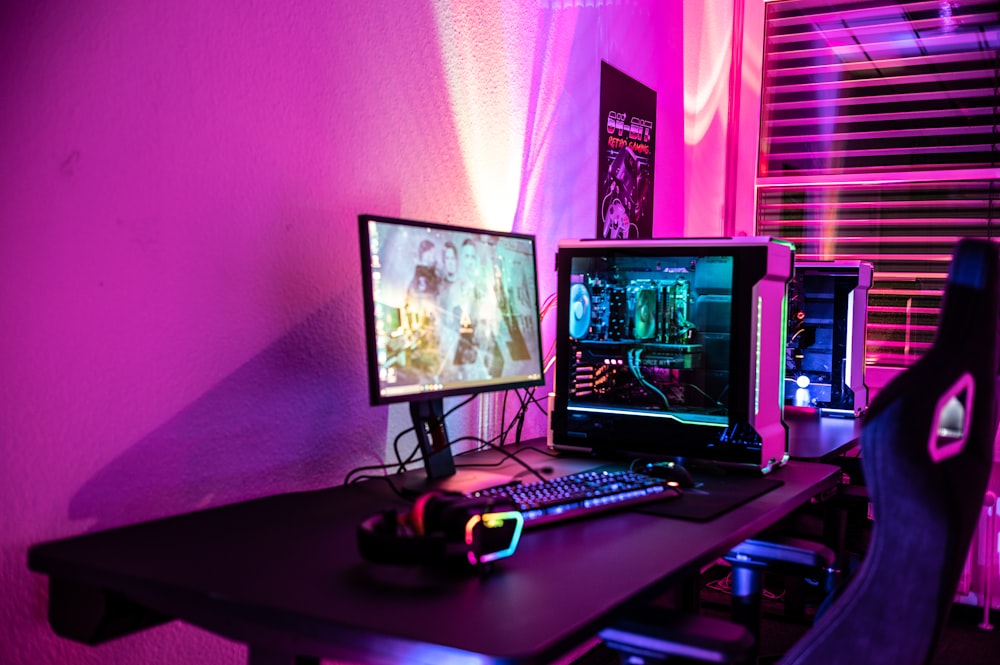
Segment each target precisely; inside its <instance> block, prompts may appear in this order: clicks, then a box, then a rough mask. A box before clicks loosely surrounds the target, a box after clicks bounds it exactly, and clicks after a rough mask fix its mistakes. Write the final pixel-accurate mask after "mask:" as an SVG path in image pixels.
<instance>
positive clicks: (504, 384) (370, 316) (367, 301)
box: [358, 213, 545, 406]
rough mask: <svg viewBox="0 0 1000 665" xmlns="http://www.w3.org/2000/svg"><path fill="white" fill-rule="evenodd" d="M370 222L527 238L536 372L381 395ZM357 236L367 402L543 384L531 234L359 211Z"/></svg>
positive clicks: (424, 398) (403, 400)
mask: <svg viewBox="0 0 1000 665" xmlns="http://www.w3.org/2000/svg"><path fill="white" fill-rule="evenodd" d="M370 223H377V224H387V225H394V226H406V227H410V228H417V229H427V230H430V231H442V232H446V233H449V234H468V235H469V236H470V237H476V238H480V239H481V238H484V237H491V238H511V239H516V240H522V241H527V242H528V243H529V245H530V248H531V261H532V265H533V267H534V274H533V277H534V279H533V280H530V281H531V282H532V284H531V285H530V286H531V288H532V293H531V296H532V297H533V298H534V303H535V307H534V309H533V314H534V323H535V325H534V329H535V334H534V335H533V336H529V335H526V336H525V337H526V339H527V338H529V337H530V339H527V341H528V342H529V345H532V353H533V355H534V356H535V357H537V361H538V368H537V369H538V372H537V375H536V374H534V373H532V374H518V375H514V376H509V377H503V376H501V377H499V378H497V379H492V380H489V381H469V382H463V383H460V384H455V385H449V386H445V387H442V388H440V389H434V390H425V391H414V392H401V393H398V394H389V395H386V394H383V392H382V390H381V382H380V380H379V364H378V338H377V331H376V327H377V321H376V319H377V315H376V311H375V294H374V290H373V278H372V265H371V264H372V261H371V251H372V248H371V236H370V233H369V231H368V229H369V224H370ZM358 235H359V243H358V244H359V246H360V249H361V287H362V301H363V305H362V306H363V315H362V316H363V319H364V335H365V356H366V358H365V366H366V373H367V378H368V391H369V403H370V404H371V405H372V406H380V405H388V404H398V403H408V402H426V401H433V400H438V399H443V398H447V397H456V396H463V395H478V394H482V393H491V392H500V391H505V390H516V389H522V388H535V387H539V386H542V385H544V384H545V371H544V370H545V357H544V347H543V346H542V336H541V317H540V310H539V302H540V301H539V298H538V260H537V242H536V239H535V236H534V235H532V234H527V233H519V232H515V231H497V230H492V229H483V228H478V227H473V226H463V225H455V224H447V223H442V222H431V221H425V220H417V219H408V218H403V217H394V216H388V215H377V214H367V213H364V214H360V215H359V216H358Z"/></svg>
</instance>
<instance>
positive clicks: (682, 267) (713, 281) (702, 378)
mask: <svg viewBox="0 0 1000 665" xmlns="http://www.w3.org/2000/svg"><path fill="white" fill-rule="evenodd" d="M732 279H733V257H732V256H710V257H698V256H680V255H678V256H633V255H619V256H618V257H616V260H608V258H607V257H574V258H573V260H572V271H571V275H570V289H569V297H570V303H569V310H568V312H569V317H570V319H569V333H570V341H569V344H570V357H571V358H572V359H573V360H572V364H571V369H570V378H569V402H570V404H571V406H572V408H590V409H596V410H601V409H613V410H615V411H622V410H627V411H633V412H635V413H637V414H638V413H642V414H644V415H649V416H655V415H663V416H668V415H669V417H671V418H674V419H678V420H685V421H689V422H694V421H698V422H703V423H706V424H707V423H717V424H719V425H722V426H724V425H726V424H728V408H727V398H726V394H725V393H726V389H727V387H728V384H729V380H728V375H729V354H728V340H729V338H730V334H731V327H732V320H731V313H730V303H731V300H732V298H731V290H732Z"/></svg>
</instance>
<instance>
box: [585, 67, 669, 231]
mask: <svg viewBox="0 0 1000 665" xmlns="http://www.w3.org/2000/svg"><path fill="white" fill-rule="evenodd" d="M655 124H656V91H654V90H652V89H650V88H648V87H647V86H645V85H643V84H641V83H639V82H638V81H636V80H635V79H633V78H631V77H630V76H628V75H626V74H625V73H623V72H621V71H619V70H618V69H615V68H614V67H612V66H611V65H609V64H608V63H607V62H601V116H600V123H599V130H598V133H599V134H600V143H599V145H598V149H597V155H598V160H597V162H598V164H597V237H598V238H607V239H634V238H651V237H653V153H654V146H655V143H656V126H655Z"/></svg>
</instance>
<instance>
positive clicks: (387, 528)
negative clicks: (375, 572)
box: [357, 510, 445, 564]
mask: <svg viewBox="0 0 1000 665" xmlns="http://www.w3.org/2000/svg"><path fill="white" fill-rule="evenodd" d="M409 522H410V516H409V514H406V515H404V516H402V517H401V516H400V515H399V513H397V512H396V511H395V510H387V511H383V512H381V513H376V514H375V515H372V516H371V517H369V518H367V519H365V520H364V521H362V522H361V524H359V525H358V530H357V541H358V551H359V552H360V553H361V556H362V557H363V558H365V559H367V560H368V561H372V562H374V563H397V564H414V563H431V562H433V561H436V560H439V559H441V558H443V557H444V554H445V542H444V539H442V538H435V537H426V536H421V535H418V534H416V533H415V532H414V530H413V528H412V527H411V526H410V523H409Z"/></svg>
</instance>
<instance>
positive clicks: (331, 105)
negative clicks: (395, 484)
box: [0, 0, 724, 664]
mask: <svg viewBox="0 0 1000 665" xmlns="http://www.w3.org/2000/svg"><path fill="white" fill-rule="evenodd" d="M712 4H715V3H709V4H708V5H706V6H711V5H712ZM577 5H579V6H577ZM697 18H698V15H697V14H690V15H689V16H687V17H686V20H697ZM681 21H682V17H681V2H680V0H671V1H669V2H665V1H663V2H657V1H654V0H646V1H633V2H614V1H612V0H607V1H605V2H579V3H573V2H559V1H558V0H551V1H546V0H542V1H541V2H539V1H537V0H533V1H532V2H523V3H513V2H510V3H508V2H496V3H479V2H475V3H472V2H470V3H461V2H457V1H456V2H446V1H438V2H426V1H425V2H410V3H397V2H390V1H389V0H373V1H371V2H364V3H340V2H326V1H322V0H315V1H309V0H291V1H289V2H282V3H269V2H234V1H233V0H218V1H215V2H197V1H192V0H180V1H178V2H169V3H168V2H161V3H158V2H108V1H101V0H94V1H92V2H86V3H76V2H65V1H63V2H58V1H55V0H53V1H51V2H45V3H35V2H31V1H30V0H26V1H21V0H15V1H13V2H7V3H4V5H3V8H2V9H0V91H2V92H3V99H4V105H3V107H2V108H3V110H2V111H0V114H2V122H0V146H2V149H0V190H2V191H0V225H2V226H0V234H2V235H0V323H2V329H3V331H4V335H3V341H2V345H0V376H2V377H3V380H2V382H0V390H2V399H0V435H2V443H0V455H2V459H3V462H2V464H0V505H3V507H4V515H5V517H4V519H3V520H2V526H0V588H2V589H3V592H2V593H0V662H3V663H42V664H45V663H55V662H73V663H180V662H201V663H213V664H214V663H218V664H221V663H235V662H242V659H243V658H244V657H245V649H243V648H242V647H241V646H239V645H234V644H231V643H229V642H228V641H226V640H223V639H220V638H217V637H215V636H212V635H210V634H208V633H205V632H202V631H200V630H198V629H195V628H192V627H190V626H186V625H183V624H180V623H178V622H174V623H173V624H170V625H168V626H166V627H162V628H158V629H155V630H151V631H147V632H145V633H140V634H137V635H134V636H130V637H127V638H123V639H120V640H116V641H114V642H111V643H108V644H106V645H102V646H100V647H97V648H92V647H84V646H81V645H77V644H74V643H71V642H69V641H66V640H63V639H61V638H58V637H56V636H55V635H53V634H52V632H51V630H50V629H49V627H48V624H47V620H46V603H47V587H46V580H45V578H44V577H43V576H40V575H36V574H34V573H31V572H29V571H28V570H27V568H26V551H27V548H28V547H29V546H30V545H31V544H32V543H36V542H40V541H45V540H50V539H55V538H60V537H64V536H70V535H75V534H79V533H83V532H87V531H92V530H97V529H104V528H108V527H112V526H116V525H121V524H126V523H132V522H136V521H141V520H146V519H150V518H155V517H160V516H163V515H168V514H176V513H182V512H186V511H191V510H196V509H199V508H203V507H206V506H213V505H219V504H224V503H228V502H233V501H239V500H243V499H246V498H250V497H254V496H260V495H267V494H273V493H277V492H286V491H294V490H303V489H310V488H316V487H323V486H329V485H333V484H337V483H339V482H341V480H342V478H343V476H344V474H345V472H347V471H348V470H349V469H350V468H352V467H354V466H356V465H360V464H368V463H373V462H377V461H380V460H381V459H382V458H383V457H385V456H386V454H387V446H386V441H387V440H391V438H392V437H393V436H394V435H395V433H396V432H397V431H398V430H399V429H400V428H401V427H402V421H401V419H400V417H399V411H397V410H394V409H390V408H372V407H370V406H368V404H367V400H366V385H365V382H364V377H363V375H362V371H361V366H360V360H359V359H360V358H362V357H363V356H362V351H363V347H362V342H361V317H360V307H361V303H360V295H359V293H358V278H357V275H358V271H359V261H358V257H357V253H358V252H357V249H356V232H355V228H354V225H355V220H356V216H357V214H358V213H359V212H362V211H369V212H378V213H382V214H388V215H400V216H406V217H416V218H424V219H435V220H443V221H447V222H452V223H461V224H473V225H481V226H488V227H491V228H514V229H516V230H521V231H528V232H533V233H537V234H538V236H539V243H540V253H539V257H540V260H539V262H540V267H541V268H542V285H541V295H542V297H545V296H546V295H548V294H550V293H551V292H552V291H553V289H554V274H551V272H550V271H549V270H547V267H548V266H550V265H551V263H550V261H551V257H552V256H553V252H554V248H555V243H556V241H557V239H558V238H559V237H562V236H589V235H592V234H593V231H592V229H593V228H594V219H595V209H594V208H595V203H594V199H595V197H594V191H595V187H596V177H595V170H594V166H593V165H594V163H595V160H596V155H597V149H596V141H595V131H596V129H597V126H598V119H597V108H598V106H597V101H598V97H597V95H598V81H599V64H600V61H601V60H602V59H605V60H607V61H609V62H611V63H612V64H614V65H615V66H617V67H619V68H621V69H623V70H625V71H626V72H628V73H629V74H631V75H632V76H634V77H635V78H637V79H639V80H640V81H642V82H644V83H646V84H647V85H649V86H650V87H652V88H654V89H656V90H657V91H658V93H659V95H658V112H657V113H658V122H659V127H660V131H659V136H658V150H659V152H658V161H657V165H656V170H657V171H656V172H657V179H656V183H655V186H656V191H655V201H656V222H655V230H656V233H657V234H658V235H681V234H683V233H684V232H685V231H686V227H685V224H686V222H685V214H686V212H685V203H684V193H685V191H686V189H685V185H684V177H685V173H684V171H685V168H684V162H685V159H687V160H690V159H692V158H693V157H692V156H693V155H696V154H698V149H697V144H698V140H697V139H695V140H691V139H689V141H691V144H690V145H688V146H687V147H685V145H684V138H683V137H684V136H685V132H684V128H683V125H684V113H685V111H684V104H685V101H684V100H685V99H687V98H688V97H689V96H690V93H692V89H690V88H692V87H693V92H694V93H698V94H700V93H699V91H698V90H697V87H698V85H702V84H701V83H698V84H696V85H694V86H692V85H691V84H690V83H688V89H685V85H684V83H682V81H681V77H682V72H683V69H682V62H681V57H682V56H681V48H682V39H681V28H682V22H681ZM696 44H698V45H700V44H701V40H700V39H699V40H698V41H697V42H696ZM708 47H709V45H708V44H706V45H705V48H708ZM698 48H702V47H701V46H698ZM685 49H687V47H685ZM686 57H690V54H687V56H686ZM689 105H690V104H689ZM723 106H724V105H723ZM699 108H700V110H699V113H700V114H701V117H702V118H705V117H709V118H710V117H711V116H712V114H713V113H719V112H722V111H720V110H719V109H720V108H723V107H716V108H715V110H714V111H713V110H708V111H706V110H705V108H706V107H704V106H702V107H699ZM715 153H716V146H715V145H712V146H711V147H709V148H708V149H707V150H705V151H703V152H702V153H701V154H703V155H705V154H708V155H711V154H715ZM709 161H714V160H712V159H710V160H709ZM699 173H700V174H702V176H701V177H711V167H709V168H708V171H707V175H705V173H706V171H705V168H702V169H700V170H699ZM713 195H714V194H713ZM705 205H707V206H709V207H710V208H711V209H721V205H718V202H717V201H716V202H715V203H712V202H711V201H707V202H705ZM713 214H714V213H713ZM711 219H712V216H711V215H709V216H708V217H707V218H701V219H699V222H698V224H697V229H698V231H699V232H700V233H702V234H704V233H705V231H706V230H707V231H712V230H714V231H715V232H721V226H719V225H715V226H714V228H713V222H712V221H711ZM719 223H720V224H721V219H720V220H719ZM547 341H549V340H547ZM543 431H544V422H543V421H542V419H541V418H535V419H534V420H533V421H531V422H530V423H529V427H528V432H527V433H528V434H529V435H540V434H542V433H543ZM345 545H346V546H350V545H349V544H345Z"/></svg>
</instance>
